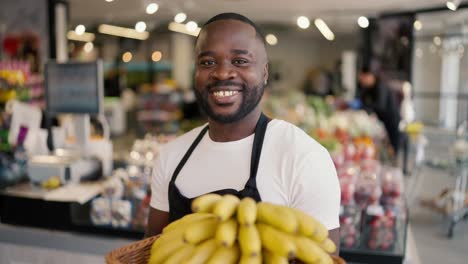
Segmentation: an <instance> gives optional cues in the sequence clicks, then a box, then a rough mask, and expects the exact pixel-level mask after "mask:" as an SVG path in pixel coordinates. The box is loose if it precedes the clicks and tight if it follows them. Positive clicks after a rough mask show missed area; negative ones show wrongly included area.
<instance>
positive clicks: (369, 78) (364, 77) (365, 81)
mask: <svg viewBox="0 0 468 264" xmlns="http://www.w3.org/2000/svg"><path fill="white" fill-rule="evenodd" d="M359 83H360V84H361V86H362V87H364V88H372V87H374V85H375V76H374V74H372V73H370V72H362V73H361V74H360V75H359Z"/></svg>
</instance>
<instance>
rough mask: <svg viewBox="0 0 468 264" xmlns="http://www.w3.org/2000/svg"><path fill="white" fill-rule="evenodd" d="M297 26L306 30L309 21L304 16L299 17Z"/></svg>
mask: <svg viewBox="0 0 468 264" xmlns="http://www.w3.org/2000/svg"><path fill="white" fill-rule="evenodd" d="M297 26H299V27H300V28H302V29H306V28H308V27H309V26H310V20H309V19H308V18H307V17H305V16H300V17H298V18H297Z"/></svg>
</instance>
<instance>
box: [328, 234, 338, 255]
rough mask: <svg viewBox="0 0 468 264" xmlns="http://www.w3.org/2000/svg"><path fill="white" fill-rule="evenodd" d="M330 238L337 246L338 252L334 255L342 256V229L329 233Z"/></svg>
mask: <svg viewBox="0 0 468 264" xmlns="http://www.w3.org/2000/svg"><path fill="white" fill-rule="evenodd" d="M328 236H329V238H330V239H331V240H332V241H333V243H335V245H336V251H335V252H333V255H335V256H338V255H340V228H335V229H332V230H330V231H328Z"/></svg>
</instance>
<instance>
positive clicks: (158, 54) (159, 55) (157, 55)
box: [151, 51, 162, 62]
mask: <svg viewBox="0 0 468 264" xmlns="http://www.w3.org/2000/svg"><path fill="white" fill-rule="evenodd" d="M161 58H162V52H160V51H155V52H153V54H151V59H152V60H153V61H154V62H158V61H160V60H161Z"/></svg>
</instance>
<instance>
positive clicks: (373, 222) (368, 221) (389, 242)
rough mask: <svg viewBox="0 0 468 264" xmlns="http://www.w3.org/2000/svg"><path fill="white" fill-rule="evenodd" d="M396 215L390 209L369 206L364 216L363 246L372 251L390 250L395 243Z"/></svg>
mask: <svg viewBox="0 0 468 264" xmlns="http://www.w3.org/2000/svg"><path fill="white" fill-rule="evenodd" d="M396 218H397V215H396V214H395V212H394V210H392V209H391V208H386V209H384V208H383V207H382V206H380V205H374V206H369V207H368V208H367V210H366V212H365V215H364V223H365V225H364V230H363V237H364V245H365V246H366V247H367V248H368V249H372V250H390V249H392V247H393V246H394V245H395V243H396V236H397V229H396V228H397V227H396V223H397V219H396Z"/></svg>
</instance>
